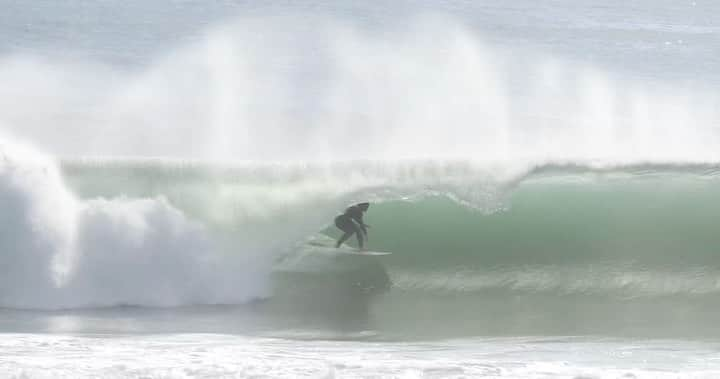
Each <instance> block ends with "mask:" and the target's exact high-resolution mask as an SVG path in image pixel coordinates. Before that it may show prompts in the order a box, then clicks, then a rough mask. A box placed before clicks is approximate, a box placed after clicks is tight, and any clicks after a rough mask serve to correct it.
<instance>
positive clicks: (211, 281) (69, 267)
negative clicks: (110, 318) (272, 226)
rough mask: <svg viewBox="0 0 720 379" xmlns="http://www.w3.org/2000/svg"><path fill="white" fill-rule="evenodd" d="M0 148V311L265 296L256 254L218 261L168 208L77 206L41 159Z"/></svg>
mask: <svg viewBox="0 0 720 379" xmlns="http://www.w3.org/2000/svg"><path fill="white" fill-rule="evenodd" d="M0 148H1V149H2V157H3V160H2V162H0V204H2V208H3V212H2V228H0V233H1V234H2V238H0V241H2V242H0V244H1V246H0V250H1V251H2V258H1V259H2V265H0V267H2V268H3V272H2V278H1V279H0V281H1V282H0V283H1V284H2V285H0V306H3V307H20V308H67V307H89V306H110V305H119V304H134V305H150V306H172V305H182V304H193V303H227V302H231V303H237V302H243V301H247V300H248V299H251V298H253V297H257V296H263V294H264V293H265V292H264V291H265V289H264V284H263V281H264V279H265V275H264V274H265V273H266V270H269V268H268V267H267V266H263V261H262V259H259V258H258V257H262V255H256V254H253V251H245V252H244V253H245V254H244V255H243V254H236V255H232V256H228V255H227V254H223V247H222V246H220V245H219V244H218V243H217V242H216V241H215V240H214V239H213V237H211V235H210V231H208V230H207V229H206V228H205V227H204V226H202V225H200V224H198V223H197V222H194V221H193V220H191V219H189V218H187V217H186V216H185V215H184V214H183V213H182V212H181V211H180V210H178V209H176V208H174V207H173V206H172V205H170V204H169V203H168V201H167V200H166V199H164V198H162V197H154V198H140V199H130V198H122V197H121V198H111V199H103V198H98V199H91V200H80V199H77V198H76V197H75V196H74V195H73V194H71V193H70V191H69V190H68V189H67V187H66V186H65V184H64V182H63V179H62V177H61V173H60V172H59V170H58V168H57V166H56V165H55V163H54V162H53V160H52V159H50V158H49V157H47V156H43V155H42V154H40V153H38V152H35V151H33V149H31V148H28V147H26V146H23V145H21V144H19V143H17V142H9V140H8V139H4V140H3V142H2V144H1V145H0ZM254 260H255V261H254Z"/></svg>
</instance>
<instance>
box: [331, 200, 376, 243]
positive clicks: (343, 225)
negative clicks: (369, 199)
mask: <svg viewBox="0 0 720 379" xmlns="http://www.w3.org/2000/svg"><path fill="white" fill-rule="evenodd" d="M368 208H370V203H360V204H355V205H353V206H351V207H349V208H348V209H346V210H345V213H343V214H341V215H339V216H337V217H335V226H337V227H338V229H340V230H342V231H343V232H344V233H343V235H342V237H340V239H338V241H337V243H336V244H335V247H340V245H342V244H343V242H345V241H347V239H348V238H350V236H352V235H353V234H355V236H356V237H357V241H358V246H360V249H362V248H364V246H365V240H366V239H367V227H368V225H365V223H364V222H363V213H365V212H367V210H368Z"/></svg>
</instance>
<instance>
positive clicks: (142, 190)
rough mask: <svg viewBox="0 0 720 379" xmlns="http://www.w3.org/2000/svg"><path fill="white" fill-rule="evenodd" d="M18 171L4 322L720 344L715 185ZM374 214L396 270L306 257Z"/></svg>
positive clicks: (116, 167)
mask: <svg viewBox="0 0 720 379" xmlns="http://www.w3.org/2000/svg"><path fill="white" fill-rule="evenodd" d="M17 154H18V153H15V152H14V150H9V152H8V151H6V156H7V157H10V158H8V160H6V163H5V165H4V166H3V167H4V169H3V178H4V180H3V182H4V185H3V189H2V193H3V199H4V204H5V205H6V207H7V209H12V210H13V211H12V212H7V213H6V218H5V219H4V225H5V228H4V238H3V241H4V242H3V243H4V245H3V249H2V250H3V260H4V264H3V267H4V268H5V272H4V276H3V286H2V291H1V292H0V301H1V302H2V306H4V307H13V308H45V309H47V308H76V307H87V306H116V305H143V306H175V305H192V304H241V303H245V302H247V301H250V300H252V299H257V298H266V299H267V300H266V301H265V302H263V303H262V306H261V308H262V309H264V310H266V311H267V312H270V313H271V314H274V315H275V316H278V315H282V317H285V318H290V319H292V320H294V321H295V322H300V323H301V324H302V323H303V322H304V323H305V324H303V325H318V326H322V325H325V326H327V324H324V323H326V322H329V323H330V325H332V326H335V327H342V328H359V329H361V330H364V329H365V328H368V327H372V328H377V329H379V330H381V331H382V332H384V333H387V335H390V336H404V337H403V338H405V337H406V336H408V335H410V336H415V337H423V336H424V337H428V336H442V337H450V336H466V335H469V334H473V333H475V334H495V333H497V334H507V333H510V334H513V333H522V334H533V333H554V332H558V333H560V332H562V333H566V334H567V333H572V332H578V333H604V332H607V331H609V330H611V331H613V332H614V333H631V334H643V333H647V334H650V335H655V336H657V335H675V334H682V335H687V334H700V335H702V333H707V330H710V329H711V327H712V325H713V323H712V322H711V321H712V320H709V319H708V316H707V315H708V314H712V312H713V310H714V309H715V307H716V304H717V302H716V301H715V300H714V297H716V296H717V294H718V292H720V284H719V283H718V281H717V279H716V278H717V277H718V274H720V258H719V257H718V255H717V249H716V246H718V244H719V243H720V237H719V236H718V234H717V233H716V232H715V230H714V227H713V226H714V223H713V220H714V218H715V215H717V214H718V213H719V212H720V205H718V204H717V202H715V201H714V199H715V198H716V197H717V189H716V188H717V184H718V180H719V178H718V176H717V169H718V168H717V167H715V166H707V165H705V166H702V165H700V166H681V165H678V166H657V165H650V166H633V167H614V168H603V169H598V168H590V167H581V166H572V167H570V166H547V167H541V168H537V169H535V170H532V171H530V172H526V173H524V174H521V175H520V176H513V177H503V179H500V178H501V176H498V175H493V174H492V173H491V172H490V171H488V170H486V169H479V168H477V167H474V166H472V165H471V164H468V163H462V162H457V161H456V162H445V163H444V164H440V163H438V162H396V163H394V164H389V163H386V164H380V163H377V162H375V163H372V162H357V163H347V164H342V165H329V166H306V165H303V166H297V165H290V166H278V165H274V166H269V165H246V166H209V165H204V164H197V163H178V162H176V163H172V162H159V161H82V162H80V161H73V162H71V161H68V162H64V163H63V164H62V166H61V168H60V169H58V168H57V167H56V166H55V165H54V164H53V163H52V161H51V160H48V159H46V158H43V159H40V160H37V162H39V163H37V165H33V164H29V163H18V162H26V159H25V158H23V159H19V158H18V159H19V160H18V159H15V158H14V157H16V156H18V155H17ZM30 156H33V155H30ZM31 162H33V161H32V160H31ZM40 184H42V185H40ZM18 199H21V200H18ZM359 199H372V202H373V205H372V207H371V209H370V212H369V213H368V215H367V222H368V223H370V224H371V225H372V226H373V228H372V229H371V234H370V237H371V240H370V244H371V246H372V248H374V249H378V250H388V251H392V252H393V254H392V255H391V256H388V257H383V258H379V259H368V258H366V257H354V256H353V257H337V256H332V255H327V254H325V255H323V254H318V252H316V251H312V249H308V248H307V247H306V246H304V245H303V244H302V241H304V240H305V239H307V238H322V237H318V235H319V234H320V233H325V234H327V235H328V236H329V237H325V238H331V237H334V236H336V235H337V234H336V233H335V231H334V230H333V229H332V228H329V229H326V228H328V227H329V226H330V221H331V220H332V218H333V216H334V215H335V214H336V212H338V211H339V210H341V209H342V208H343V207H344V206H345V205H346V204H348V203H351V202H353V201H357V200H359ZM58 205H61V206H60V207H59V208H58ZM10 216H12V217H10ZM410 318H411V319H412V320H414V321H413V322H412V323H408V322H407V320H408V319H410ZM298 320H300V321H298ZM370 320H372V321H370ZM643 320H644V321H643ZM369 322H371V323H372V325H371V326H370V325H368V323H369ZM318 323H319V324H318ZM658 333H660V334H658Z"/></svg>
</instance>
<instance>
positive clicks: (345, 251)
mask: <svg viewBox="0 0 720 379" xmlns="http://www.w3.org/2000/svg"><path fill="white" fill-rule="evenodd" d="M307 244H308V245H310V246H313V247H317V248H321V249H323V250H325V251H328V252H332V253H337V254H349V255H374V256H379V255H390V254H392V253H391V252H388V251H372V250H360V249H354V248H348V247H344V246H341V247H335V246H328V245H326V244H323V243H320V242H315V241H310V242H307Z"/></svg>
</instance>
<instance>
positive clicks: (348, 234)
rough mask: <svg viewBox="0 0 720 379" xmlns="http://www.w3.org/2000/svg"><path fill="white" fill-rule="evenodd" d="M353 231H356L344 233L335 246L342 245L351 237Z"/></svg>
mask: <svg viewBox="0 0 720 379" xmlns="http://www.w3.org/2000/svg"><path fill="white" fill-rule="evenodd" d="M353 233H354V232H352V231H350V232H345V233H343V235H342V237H340V239H339V240H337V243H336V244H335V247H340V245H342V244H343V242H345V241H347V239H348V238H350V236H352V235H353Z"/></svg>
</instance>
